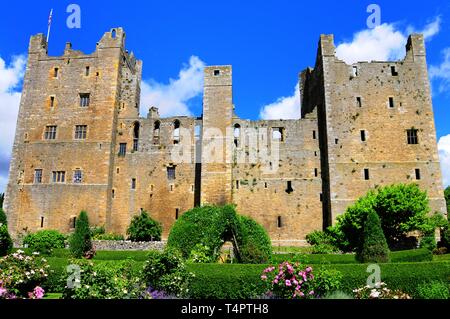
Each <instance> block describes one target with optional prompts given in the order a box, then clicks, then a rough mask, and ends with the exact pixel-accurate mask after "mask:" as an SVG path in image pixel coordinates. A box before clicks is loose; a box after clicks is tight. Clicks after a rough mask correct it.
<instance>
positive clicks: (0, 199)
mask: <svg viewBox="0 0 450 319" xmlns="http://www.w3.org/2000/svg"><path fill="white" fill-rule="evenodd" d="M4 200H5V193H0V208H3V201H4Z"/></svg>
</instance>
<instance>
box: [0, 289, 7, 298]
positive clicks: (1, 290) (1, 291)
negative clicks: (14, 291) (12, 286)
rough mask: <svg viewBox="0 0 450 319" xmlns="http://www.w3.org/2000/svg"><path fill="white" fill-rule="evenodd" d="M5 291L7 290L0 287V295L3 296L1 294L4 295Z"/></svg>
mask: <svg viewBox="0 0 450 319" xmlns="http://www.w3.org/2000/svg"><path fill="white" fill-rule="evenodd" d="M7 292H8V290H6V289H5V288H3V287H0V297H1V296H3V295H6V293H7Z"/></svg>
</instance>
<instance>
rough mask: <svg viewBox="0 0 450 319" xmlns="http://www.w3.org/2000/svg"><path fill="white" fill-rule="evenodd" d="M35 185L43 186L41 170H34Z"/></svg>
mask: <svg viewBox="0 0 450 319" xmlns="http://www.w3.org/2000/svg"><path fill="white" fill-rule="evenodd" d="M34 183H35V184H41V183H42V170H41V169H35V170H34Z"/></svg>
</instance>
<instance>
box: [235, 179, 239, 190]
mask: <svg viewBox="0 0 450 319" xmlns="http://www.w3.org/2000/svg"><path fill="white" fill-rule="evenodd" d="M236 189H239V181H236Z"/></svg>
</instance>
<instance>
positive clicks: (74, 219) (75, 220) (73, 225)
mask: <svg viewBox="0 0 450 319" xmlns="http://www.w3.org/2000/svg"><path fill="white" fill-rule="evenodd" d="M76 226H77V218H76V217H73V218H72V229H75V227H76Z"/></svg>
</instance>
